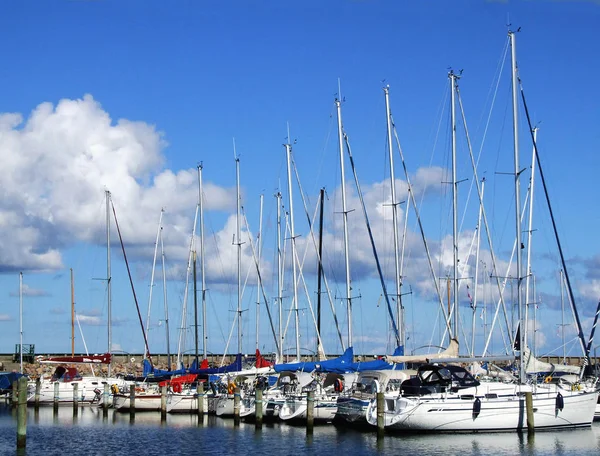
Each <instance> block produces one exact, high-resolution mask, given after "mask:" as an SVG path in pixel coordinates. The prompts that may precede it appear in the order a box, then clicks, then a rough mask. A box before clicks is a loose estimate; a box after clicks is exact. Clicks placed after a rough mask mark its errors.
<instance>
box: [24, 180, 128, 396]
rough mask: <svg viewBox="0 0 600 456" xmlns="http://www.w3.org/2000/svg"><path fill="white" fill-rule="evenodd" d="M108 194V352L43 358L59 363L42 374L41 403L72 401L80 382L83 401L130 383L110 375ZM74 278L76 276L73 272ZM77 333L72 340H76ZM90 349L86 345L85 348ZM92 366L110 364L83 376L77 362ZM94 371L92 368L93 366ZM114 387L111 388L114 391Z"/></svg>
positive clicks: (33, 392)
mask: <svg viewBox="0 0 600 456" xmlns="http://www.w3.org/2000/svg"><path fill="white" fill-rule="evenodd" d="M105 195H106V246H107V247H106V248H107V254H106V255H107V294H108V352H107V353H106V354H105V355H90V356H74V353H73V352H74V346H73V347H72V356H71V357H61V358H48V359H40V363H52V364H59V366H58V367H57V368H56V369H55V371H54V373H53V374H52V375H49V376H42V377H40V390H39V398H38V403H39V404H40V405H51V404H54V402H55V401H57V402H58V403H59V404H71V403H73V401H74V390H75V385H77V393H78V396H77V401H78V402H79V403H80V404H82V405H84V404H88V405H89V404H98V403H100V401H101V399H102V394H103V392H104V385H106V384H108V385H111V387H112V386H113V385H114V386H115V387H116V388H117V389H118V388H121V389H122V388H125V387H127V386H128V382H126V381H125V380H124V379H123V378H119V377H112V376H111V361H112V357H111V351H112V325H111V319H112V316H111V297H112V293H111V286H112V283H111V282H112V277H111V260H110V221H111V217H110V203H111V198H110V192H109V191H108V190H107V191H106V192H105ZM71 281H73V276H72V275H71ZM74 299H75V298H74V289H73V283H71V300H72V307H73V306H74ZM74 337H75V336H74V334H72V340H73V343H74ZM86 350H87V348H86ZM81 364H84V365H90V366H93V365H94V364H96V365H98V364H108V375H107V376H97V375H95V374H92V375H91V376H82V375H81V374H80V373H79V371H78V369H77V367H75V365H81ZM92 373H93V368H92ZM56 385H58V386H56ZM27 388H28V394H27V402H29V403H34V402H35V401H36V383H35V380H34V379H31V381H30V382H29V384H28V387H27ZM112 390H114V388H111V394H112Z"/></svg>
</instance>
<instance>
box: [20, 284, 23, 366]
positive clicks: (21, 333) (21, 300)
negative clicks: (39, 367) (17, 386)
mask: <svg viewBox="0 0 600 456" xmlns="http://www.w3.org/2000/svg"><path fill="white" fill-rule="evenodd" d="M19 364H20V366H21V374H22V373H23V273H22V272H19Z"/></svg>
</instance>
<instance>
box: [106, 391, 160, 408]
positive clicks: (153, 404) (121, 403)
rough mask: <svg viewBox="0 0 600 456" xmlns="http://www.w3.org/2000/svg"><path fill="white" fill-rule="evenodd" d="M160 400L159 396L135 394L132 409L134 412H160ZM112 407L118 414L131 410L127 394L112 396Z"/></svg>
mask: <svg viewBox="0 0 600 456" xmlns="http://www.w3.org/2000/svg"><path fill="white" fill-rule="evenodd" d="M161 399H162V398H161V395H160V394H152V393H148V394H144V393H140V394H136V396H135V400H134V408H135V410H136V411H157V410H160V407H161ZM113 407H114V409H115V410H117V411H120V412H124V411H128V410H131V399H130V396H129V394H115V395H114V396H113Z"/></svg>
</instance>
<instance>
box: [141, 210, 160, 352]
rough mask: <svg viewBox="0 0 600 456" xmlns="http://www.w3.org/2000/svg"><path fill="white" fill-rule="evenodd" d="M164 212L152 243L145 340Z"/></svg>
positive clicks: (148, 326)
mask: <svg viewBox="0 0 600 456" xmlns="http://www.w3.org/2000/svg"><path fill="white" fill-rule="evenodd" d="M163 213H164V210H163V209H161V210H160V216H159V217H158V228H157V229H156V241H155V242H154V257H153V259H152V273H151V274H150V292H149V293H148V316H147V317H146V338H148V336H149V335H150V310H151V308H152V291H153V290H154V271H155V270H156V256H157V254H158V240H159V237H160V231H161V229H162V217H163ZM147 356H148V353H147V352H144V359H146V358H147Z"/></svg>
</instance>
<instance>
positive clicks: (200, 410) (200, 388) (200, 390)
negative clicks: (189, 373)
mask: <svg viewBox="0 0 600 456" xmlns="http://www.w3.org/2000/svg"><path fill="white" fill-rule="evenodd" d="M196 392H197V393H198V397H197V401H198V416H199V417H200V418H202V419H204V383H202V382H198V387H197V388H196Z"/></svg>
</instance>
